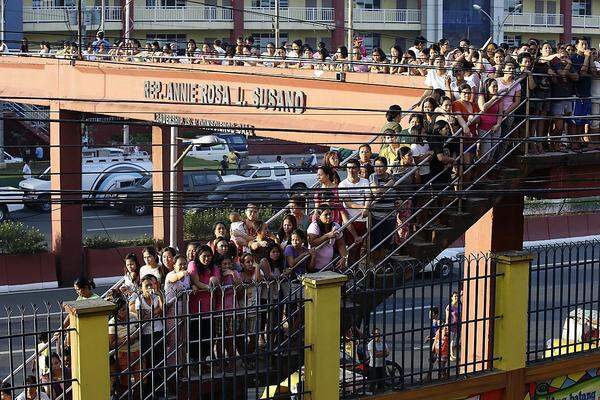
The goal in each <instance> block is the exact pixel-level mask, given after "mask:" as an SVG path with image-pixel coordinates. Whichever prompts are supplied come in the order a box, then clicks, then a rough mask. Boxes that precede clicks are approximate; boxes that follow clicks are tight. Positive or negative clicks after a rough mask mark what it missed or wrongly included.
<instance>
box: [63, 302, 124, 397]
mask: <svg viewBox="0 0 600 400" xmlns="http://www.w3.org/2000/svg"><path fill="white" fill-rule="evenodd" d="M65 308H66V309H67V310H68V311H69V320H70V326H71V328H74V330H72V331H71V332H70V333H69V337H70V340H71V371H72V374H73V379H74V382H73V389H72V393H73V400H106V399H108V398H110V367H109V363H108V351H109V348H108V315H109V314H110V313H111V312H112V311H113V310H114V309H115V305H114V304H113V303H111V302H108V301H106V300H103V299H93V300H80V301H69V302H66V303H65Z"/></svg>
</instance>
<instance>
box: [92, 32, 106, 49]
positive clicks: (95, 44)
mask: <svg viewBox="0 0 600 400" xmlns="http://www.w3.org/2000/svg"><path fill="white" fill-rule="evenodd" d="M100 44H104V47H105V48H106V49H109V48H110V43H109V42H108V40H106V39H104V32H103V31H98V33H96V40H94V41H93V42H92V48H93V49H94V51H98V48H99V47H100Z"/></svg>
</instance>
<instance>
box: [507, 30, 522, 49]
mask: <svg viewBox="0 0 600 400" xmlns="http://www.w3.org/2000/svg"><path fill="white" fill-rule="evenodd" d="M522 41H523V39H522V37H521V35H507V34H506V33H505V34H504V43H506V44H507V45H509V46H514V47H519V46H521V43H522Z"/></svg>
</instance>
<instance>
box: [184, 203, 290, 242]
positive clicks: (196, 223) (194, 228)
mask: <svg viewBox="0 0 600 400" xmlns="http://www.w3.org/2000/svg"><path fill="white" fill-rule="evenodd" d="M232 211H235V210H232V209H227V208H211V209H204V210H198V211H192V212H187V213H185V214H184V217H183V235H184V238H185V240H208V239H209V238H211V237H212V236H213V227H214V225H215V224H216V223H217V222H225V223H226V224H227V226H229V213H230V212H232ZM276 211H277V210H276ZM276 211H275V212H276ZM273 213H274V211H273V210H272V209H271V207H261V208H259V210H258V219H259V220H261V221H266V220H268V219H269V218H271V216H272V215H273ZM240 215H241V217H242V218H243V217H244V215H243V212H240ZM282 219H283V218H277V219H276V220H275V221H273V223H272V224H271V225H270V229H271V230H276V229H279V226H280V225H281V220H282Z"/></svg>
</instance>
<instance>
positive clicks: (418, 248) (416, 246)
mask: <svg viewBox="0 0 600 400" xmlns="http://www.w3.org/2000/svg"><path fill="white" fill-rule="evenodd" d="M405 248H406V252H407V253H408V254H410V255H411V256H412V257H415V258H416V259H418V260H423V259H428V258H431V256H432V253H433V252H434V251H435V250H436V249H437V245H436V244H435V243H432V242H428V241H422V240H418V239H413V240H411V241H410V242H409V243H407V244H406V246H405Z"/></svg>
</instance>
